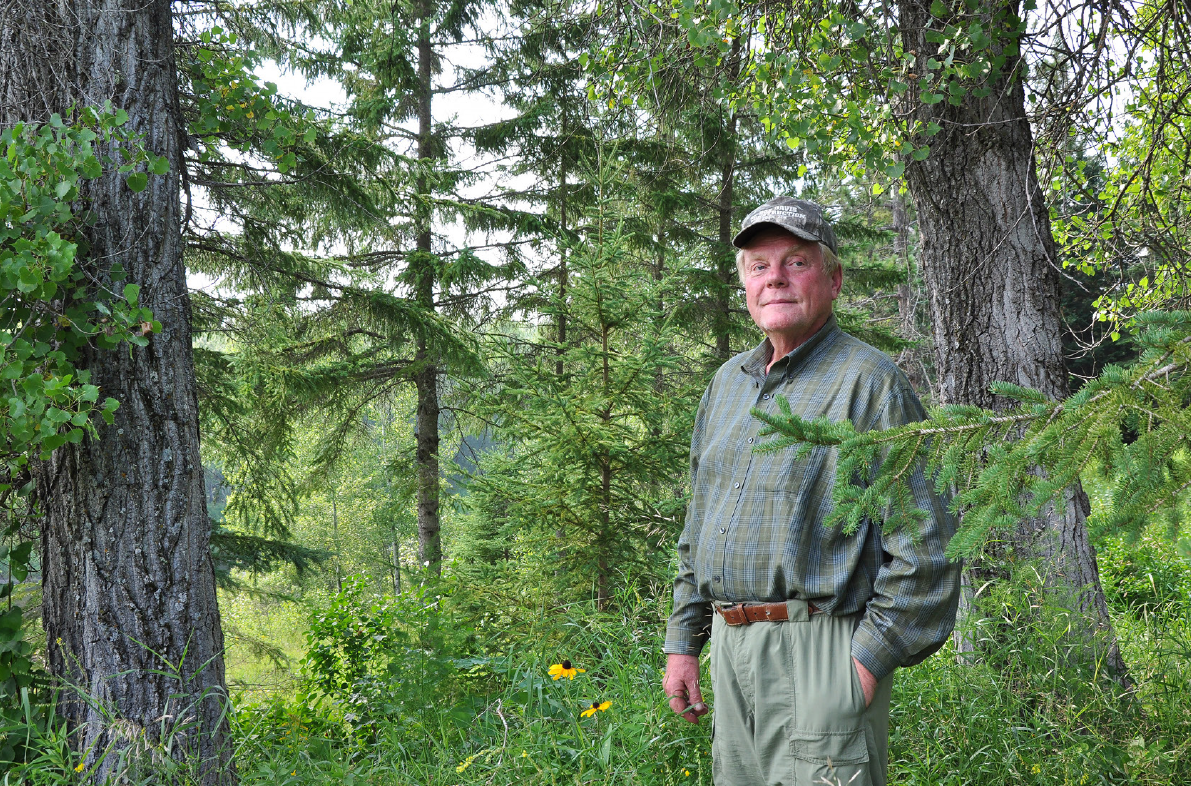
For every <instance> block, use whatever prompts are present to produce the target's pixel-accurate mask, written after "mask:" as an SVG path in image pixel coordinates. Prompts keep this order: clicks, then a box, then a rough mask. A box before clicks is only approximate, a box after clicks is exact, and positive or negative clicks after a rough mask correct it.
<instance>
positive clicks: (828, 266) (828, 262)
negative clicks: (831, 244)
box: [736, 243, 840, 286]
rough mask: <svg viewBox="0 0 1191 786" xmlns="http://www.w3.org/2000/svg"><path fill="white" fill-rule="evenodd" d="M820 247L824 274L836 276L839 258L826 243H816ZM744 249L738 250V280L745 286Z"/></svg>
mask: <svg viewBox="0 0 1191 786" xmlns="http://www.w3.org/2000/svg"><path fill="white" fill-rule="evenodd" d="M815 245H817V246H818V247H819V258H820V259H822V260H823V272H824V273H826V274H827V275H829V276H834V275H835V271H837V270H839V269H840V261H839V256H838V255H837V254H836V253H835V252H834V251H832V250H831V249H830V248H828V247H827V246H826V244H824V243H816V244H815ZM744 251H745V250H744V249H743V248H738V249H736V278H737V279H739V280H740V285H741V286H744Z"/></svg>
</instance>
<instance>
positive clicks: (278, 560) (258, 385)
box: [0, 0, 1191, 786]
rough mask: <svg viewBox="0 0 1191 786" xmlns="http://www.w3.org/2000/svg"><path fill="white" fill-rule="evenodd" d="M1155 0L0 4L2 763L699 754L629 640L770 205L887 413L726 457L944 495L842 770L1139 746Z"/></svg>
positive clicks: (894, 773)
mask: <svg viewBox="0 0 1191 786" xmlns="http://www.w3.org/2000/svg"><path fill="white" fill-rule="evenodd" d="M1186 13H1187V12H1186V9H1185V8H1183V7H1182V5H1181V4H1179V3H1177V2H1152V1H1147V2H1133V3H1126V4H1099V3H1095V2H1084V3H1075V2H1053V3H1042V4H1035V3H1034V2H1026V3H1021V4H1019V3H1017V2H1013V1H1012V0H1009V1H1006V2H997V3H993V4H988V3H985V4H977V3H974V2H971V3H967V2H963V1H962V0H960V1H958V2H943V0H933V2H931V3H922V2H916V1H915V0H901V1H900V2H898V3H896V4H893V5H890V4H886V3H871V4H856V3H852V2H842V3H835V2H807V3H793V4H772V3H766V2H760V3H747V4H737V3H733V2H728V1H726V0H713V1H712V2H699V1H698V0H674V2H673V3H671V4H661V5H659V4H649V5H640V4H635V3H631V2H626V3H600V4H589V3H579V2H569V1H568V0H517V2H510V3H500V2H487V1H481V0H446V1H443V2H440V1H439V0H420V1H419V2H413V3H405V2H388V1H386V2H379V1H374V0H355V2H349V1H347V0H342V1H337V0H297V1H296V2H295V1H290V2H273V1H271V0H262V1H261V2H247V1H245V2H219V1H218V0H194V1H193V2H177V3H170V2H166V1H165V0H154V1H153V2H148V3H143V2H137V3H132V2H127V3H124V2H118V0H95V1H93V2H92V1H90V0H72V2H69V3H60V4H52V5H45V4H42V3H40V2H34V0H6V2H4V3H0V19H3V22H2V23H0V25H2V26H0V93H2V95H0V130H2V131H3V137H2V138H0V143H2V144H3V145H4V150H5V158H4V160H3V162H0V216H2V217H3V219H4V223H3V225H2V226H0V232H2V233H3V234H0V289H2V290H3V292H4V295H5V297H4V299H3V300H2V301H0V319H2V320H3V326H2V327H3V332H2V333H0V339H2V342H0V343H3V344H4V349H3V355H2V357H0V363H2V364H3V368H2V369H0V379H3V380H6V381H7V382H8V386H9V388H10V392H11V395H10V396H9V397H8V398H7V400H6V401H5V402H2V403H0V410H2V414H3V429H4V431H3V433H4V435H5V439H6V450H5V453H4V459H5V462H6V463H5V467H6V469H5V472H6V473H7V476H6V478H5V479H4V481H5V482H4V483H3V484H0V501H2V503H3V505H4V509H5V516H6V525H5V526H6V529H5V531H4V542H3V545H2V546H0V560H2V562H0V565H2V567H3V568H4V573H5V575H6V583H5V584H4V585H3V587H2V588H0V593H2V594H0V598H3V602H4V604H5V608H4V614H3V616H0V718H2V719H3V724H2V725H0V760H2V761H4V762H5V765H4V766H5V767H6V772H5V778H6V782H8V783H47V784H48V783H82V782H92V783H102V782H124V783H162V782H179V783H182V782H187V783H189V782H194V783H204V784H215V783H234V782H237V781H240V782H262V783H266V782H267V783H323V782H327V783H331V782H336V783H338V782H343V783H417V784H424V783H444V784H463V783H486V784H487V783H522V782H534V783H561V782H565V783H572V782H573V783H587V782H593V783H596V782H598V783H649V784H653V783H658V784H663V783H664V784H671V783H700V784H702V783H709V782H710V761H709V741H708V736H707V729H706V724H704V725H703V726H699V727H695V726H690V725H688V724H685V723H680V722H678V721H677V719H676V718H674V716H673V715H672V713H670V712H669V710H668V708H667V707H666V705H665V701H664V696H662V695H661V692H660V680H661V669H662V665H663V659H662V656H661V653H660V645H661V634H662V629H663V626H664V622H665V618H666V616H667V614H668V606H669V581H670V578H671V576H672V575H673V574H674V572H675V569H676V565H675V556H674V543H675V540H676V538H677V536H678V534H679V532H680V530H681V527H682V520H683V513H684V507H685V500H686V495H687V492H688V478H687V473H688V456H687V452H688V445H689V439H690V431H691V427H692V422H693V417H694V411H695V408H696V405H697V403H698V400H699V396H700V395H701V393H702V391H703V389H704V387H705V386H706V384H707V382H708V381H709V379H710V376H711V374H712V373H713V372H714V370H715V369H716V368H717V367H718V366H719V365H720V364H722V363H723V362H725V361H726V360H727V359H729V358H730V357H732V356H733V355H734V354H735V353H737V352H740V351H743V350H745V349H748V348H750V347H752V346H754V345H755V344H756V343H757V342H758V341H759V340H760V335H759V334H758V333H757V331H756V329H755V328H754V327H753V326H752V324H751V322H750V321H749V319H748V316H747V312H746V311H745V309H744V306H743V299H742V297H741V290H740V288H739V287H738V285H737V280H736V268H735V262H734V257H733V249H732V248H731V246H730V242H729V240H730V238H731V236H732V234H733V232H734V229H735V228H736V227H737V226H738V225H739V222H740V220H741V218H742V217H743V216H744V215H745V214H746V213H747V212H748V211H749V210H751V209H752V208H753V207H755V206H756V205H758V204H760V203H761V202H763V201H765V200H766V199H768V198H769V197H770V196H772V195H774V194H778V193H786V194H793V195H797V196H800V197H803V198H809V199H814V200H816V201H818V202H820V203H821V204H824V205H825V206H827V207H828V209H829V212H830V213H831V215H832V216H833V218H834V221H835V226H836V228H837V232H838V234H839V236H840V238H841V241H842V242H841V246H842V248H841V252H842V258H843V263H844V266H845V276H844V281H845V285H844V294H843V296H842V298H841V300H840V301H839V302H838V303H837V310H836V313H837V316H838V317H839V319H840V322H841V325H842V326H843V327H844V328H845V329H846V330H848V331H849V332H852V333H853V334H855V335H857V336H859V337H861V338H862V339H864V340H866V341H868V342H870V343H872V344H874V345H875V346H877V347H879V348H881V349H883V350H884V351H886V352H888V353H889V354H890V355H891V356H892V357H893V358H894V359H895V360H896V361H897V362H898V364H899V365H900V367H901V368H902V369H903V371H905V373H906V374H907V376H908V377H909V378H910V379H911V381H912V383H913V384H914V385H915V387H916V389H917V390H918V392H919V395H920V396H921V397H922V398H923V399H924V401H926V402H927V403H928V404H929V405H930V406H931V420H929V421H927V422H926V423H925V424H924V425H923V426H917V427H908V428H906V429H903V430H899V431H898V433H896V434H888V435H886V436H884V437H875V438H874V435H857V434H854V433H852V432H850V431H849V430H847V429H846V428H841V427H838V426H834V425H832V424H824V423H804V422H801V421H798V420H797V419H796V418H786V419H781V418H779V419H776V420H773V421H771V422H770V425H771V427H772V430H773V432H774V436H775V440H774V441H773V442H772V443H771V444H770V448H771V449H781V450H789V451H791V453H794V452H795V451H797V450H799V449H800V448H799V447H798V446H799V445H807V444H821V445H830V446H835V447H838V449H840V450H841V451H842V453H843V454H844V456H845V461H850V462H853V463H852V464H850V465H846V466H854V467H855V469H856V475H855V476H856V477H857V478H858V479H860V480H861V481H862V482H861V483H860V485H858V486H848V485H846V484H840V486H839V488H838V489H837V505H838V509H839V511H840V521H839V525H840V526H844V527H847V526H849V525H850V524H849V522H854V521H855V520H856V518H857V517H859V516H871V517H873V518H876V519H881V520H883V521H884V523H885V526H886V527H893V526H913V518H914V511H913V510H903V509H902V508H901V507H900V506H899V504H898V502H899V499H900V497H899V495H898V488H899V486H898V477H899V476H900V472H901V469H899V468H903V469H904V467H906V466H910V465H912V464H913V463H914V462H915V461H920V460H921V461H927V462H928V463H930V464H931V466H932V468H933V469H934V470H935V472H936V477H938V478H939V483H940V487H944V488H949V489H950V490H951V491H953V492H955V493H956V495H957V496H956V510H957V513H960V514H962V522H963V523H962V528H961V535H960V536H959V537H957V539H956V542H955V544H953V552H954V553H955V554H956V556H963V557H964V558H965V559H966V560H967V561H966V565H967V568H966V574H965V597H964V602H963V604H962V614H961V620H960V624H959V627H958V628H957V634H956V636H955V637H954V640H953V641H952V642H951V643H950V644H949V645H948V647H946V648H945V649H944V651H943V652H941V653H939V654H938V655H936V656H934V657H933V658H931V659H930V660H929V661H928V662H927V663H925V664H923V665H922V666H919V667H916V668H914V669H910V670H901V671H899V672H898V673H897V677H896V685H895V688H894V705H893V710H892V716H893V717H892V720H893V730H892V733H891V780H892V782H897V783H923V784H926V783H930V784H935V783H957V784H959V783H963V784H967V783H980V784H984V783H989V784H992V783H1006V784H1008V783H1013V784H1018V783H1064V784H1067V783H1071V784H1079V785H1080V786H1084V784H1098V783H1105V784H1107V783H1155V784H1157V783H1186V782H1191V770H1189V769H1188V768H1189V765H1188V761H1191V749H1189V747H1188V746H1189V745H1191V706H1189V702H1191V698H1189V697H1191V533H1188V530H1187V525H1186V520H1187V505H1188V499H1187V493H1186V490H1187V488H1188V486H1189V485H1191V455H1188V452H1187V448H1188V445H1187V434H1188V433H1191V432H1189V428H1191V424H1189V423H1188V422H1187V420H1188V415H1187V408H1188V407H1187V405H1188V401H1189V392H1188V390H1187V379H1186V378H1187V374H1186V370H1187V363H1188V360H1189V357H1188V347H1189V346H1191V339H1189V338H1188V337H1189V335H1191V318H1189V317H1188V314H1187V312H1186V311H1185V309H1187V308H1188V305H1189V304H1188V296H1189V294H1191V293H1189V290H1188V277H1187V262H1188V253H1189V252H1191V245H1189V243H1188V241H1187V237H1186V234H1185V233H1186V229H1187V222H1188V215H1189V213H1188V207H1189V205H1188V199H1189V196H1191V195H1189V194H1188V188H1187V187H1188V178H1187V172H1188V166H1189V163H1188V162H1189V160H1191V159H1189V156H1191V150H1189V146H1188V141H1187V132H1188V130H1189V127H1191V106H1189V102H1191V84H1189V83H1188V79H1187V73H1188V71H1187V68H1186V66H1187V65H1188V64H1189V63H1191V49H1189V47H1188V30H1189V28H1188V24H1187V23H1188V19H1187V15H1186ZM112 20H119V23H118V24H117V23H113V22H112ZM277 73H281V74H283V75H285V78H284V79H278V81H279V82H281V83H282V84H284V85H293V86H300V85H301V84H303V83H304V82H306V83H307V84H308V85H309V86H308V87H307V88H305V89H295V90H292V91H290V92H289V93H287V92H286V91H285V90H282V89H279V88H278V86H277V85H276V84H273V83H272V82H269V81H267V80H266V78H265V77H264V76H262V74H277ZM315 98H317V100H315ZM187 281H189V282H190V283H192V284H193V285H194V287H193V288H191V289H189V291H186V289H185V285H186V282H187ZM200 436H201V444H200V441H199V437H200ZM878 457H880V458H882V459H883V460H882V461H880V462H875V461H874V460H875V459H876V458H878ZM878 465H879V471H870V467H871V468H873V469H874V470H875V469H876V468H877V467H878ZM845 474H849V473H845ZM216 598H217V600H218V606H217V610H216ZM712 704H713V706H714V698H712Z"/></svg>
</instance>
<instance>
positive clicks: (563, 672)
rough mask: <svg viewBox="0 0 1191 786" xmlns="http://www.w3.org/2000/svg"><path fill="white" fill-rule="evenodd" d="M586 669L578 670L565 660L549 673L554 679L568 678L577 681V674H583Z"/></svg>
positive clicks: (556, 664) (554, 666)
mask: <svg viewBox="0 0 1191 786" xmlns="http://www.w3.org/2000/svg"><path fill="white" fill-rule="evenodd" d="M584 671H585V669H577V668H575V667H574V666H572V665H571V662H570V661H569V660H564V661H563V662H562V663H555V664H554V665H553V666H551V667H550V670H549V671H548V672H547V673H548V674H549V675H550V676H551V677H553V678H554V679H556V680H557V679H560V678H562V677H566V678H567V679H568V680H573V679H575V675H576V674H583V673H584Z"/></svg>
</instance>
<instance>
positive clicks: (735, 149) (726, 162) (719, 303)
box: [711, 37, 741, 363]
mask: <svg viewBox="0 0 1191 786" xmlns="http://www.w3.org/2000/svg"><path fill="white" fill-rule="evenodd" d="M740 47H741V44H740V38H739V37H736V38H734V39H732V49H731V50H730V51H729V54H728V70H729V73H730V74H731V75H732V76H733V78H735V77H736V76H739V74H740ZM725 111H727V112H728V117H727V118H726V119H727V122H726V123H725V124H724V127H723V129H722V131H721V134H722V136H721V137H720V145H721V151H722V152H721V154H720V193H719V200H718V201H719V204H718V206H717V207H718V210H717V211H716V212H717V218H718V219H719V227H718V229H719V232H718V237H717V240H718V241H719V242H718V243H717V244H716V251H715V260H716V261H715V272H716V283H717V285H718V290H717V292H716V295H715V306H714V315H713V317H712V325H711V332H712V334H713V335H714V336H715V356H716V358H718V359H719V362H721V363H725V362H727V361H728V359H729V358H730V357H732V292H733V290H735V289H736V286H737V284H738V282H737V280H736V253H735V251H736V250H735V249H734V248H733V247H732V235H733V231H734V229H735V227H734V226H733V221H732V217H733V209H732V208H733V203H734V193H733V192H734V188H733V186H734V185H735V180H736V158H737V155H738V154H739V149H740V148H739V144H738V142H737V138H736V125H737V120H736V113H735V112H733V111H732V110H731V109H728V110H725Z"/></svg>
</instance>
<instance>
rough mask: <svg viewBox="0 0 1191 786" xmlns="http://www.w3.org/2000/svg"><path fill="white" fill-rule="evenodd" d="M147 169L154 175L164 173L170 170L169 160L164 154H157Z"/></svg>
mask: <svg viewBox="0 0 1191 786" xmlns="http://www.w3.org/2000/svg"><path fill="white" fill-rule="evenodd" d="M149 171H150V172H152V173H153V174H155V175H164V174H165V173H166V172H169V171H170V161H169V159H168V158H166V157H165V156H157V157H156V158H154V159H153V161H152V163H150V164H149Z"/></svg>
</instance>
